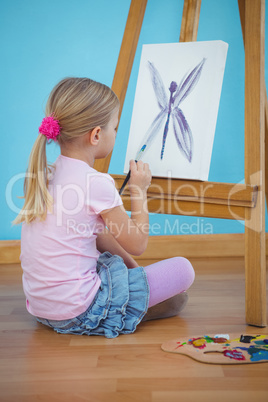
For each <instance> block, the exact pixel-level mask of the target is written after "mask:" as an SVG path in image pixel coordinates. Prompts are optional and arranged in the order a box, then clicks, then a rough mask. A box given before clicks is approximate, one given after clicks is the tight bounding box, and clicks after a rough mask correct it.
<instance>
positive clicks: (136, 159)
mask: <svg viewBox="0 0 268 402" xmlns="http://www.w3.org/2000/svg"><path fill="white" fill-rule="evenodd" d="M145 148H146V145H143V146H142V147H141V149H140V151H139V152H138V153H137V156H136V158H135V162H136V163H137V162H138V161H139V160H140V159H141V157H142V154H143V152H144V150H145ZM130 174H131V171H130V170H129V171H128V174H127V175H126V178H125V180H124V183H123V184H122V187H121V188H120V190H119V195H122V193H123V191H124V188H125V187H126V185H127V182H128V181H129V179H130Z"/></svg>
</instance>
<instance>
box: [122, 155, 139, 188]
mask: <svg viewBox="0 0 268 402" xmlns="http://www.w3.org/2000/svg"><path fill="white" fill-rule="evenodd" d="M135 162H136V163H137V162H138V161H137V160H135ZM130 173H131V171H130V170H129V171H128V174H127V175H126V178H125V180H124V183H123V184H122V187H121V188H120V190H119V195H121V194H122V193H123V191H124V188H125V187H126V185H127V182H128V181H129V179H130Z"/></svg>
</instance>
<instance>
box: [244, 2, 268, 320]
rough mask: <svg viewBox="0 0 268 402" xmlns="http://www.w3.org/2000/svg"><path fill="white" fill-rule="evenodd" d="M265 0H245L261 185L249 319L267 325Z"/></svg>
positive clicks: (255, 176)
mask: <svg viewBox="0 0 268 402" xmlns="http://www.w3.org/2000/svg"><path fill="white" fill-rule="evenodd" d="M264 6H265V2H264V0H254V1H251V0H245V36H244V42H245V180H246V183H247V184H253V183H254V184H257V185H258V189H259V192H258V199H257V204H256V207H255V208H252V210H246V220H245V224H246V227H245V280H246V321H247V323H248V324H251V325H256V326H266V252H265V178H264V173H265V148H264V136H265V133H264V130H265V128H264V123H265V122H264V111H265V91H264V88H265V86H264V85H265V84H264Z"/></svg>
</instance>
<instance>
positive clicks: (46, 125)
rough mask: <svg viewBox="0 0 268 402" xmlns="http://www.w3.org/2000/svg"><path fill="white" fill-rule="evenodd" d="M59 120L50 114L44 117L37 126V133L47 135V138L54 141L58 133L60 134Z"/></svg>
mask: <svg viewBox="0 0 268 402" xmlns="http://www.w3.org/2000/svg"><path fill="white" fill-rule="evenodd" d="M60 129H61V127H60V122H59V120H56V119H55V118H54V117H53V116H52V115H50V116H47V117H44V119H43V120H42V123H41V126H40V127H39V133H40V134H43V135H45V136H46V137H47V140H54V141H56V139H57V137H58V135H60Z"/></svg>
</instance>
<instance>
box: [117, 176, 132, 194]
mask: <svg viewBox="0 0 268 402" xmlns="http://www.w3.org/2000/svg"><path fill="white" fill-rule="evenodd" d="M129 179H130V170H129V172H128V174H127V175H126V178H125V180H124V183H123V184H122V187H121V188H120V190H119V195H121V194H122V193H123V191H124V188H125V187H126V185H127V182H128V181H129Z"/></svg>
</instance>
